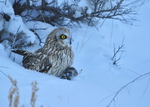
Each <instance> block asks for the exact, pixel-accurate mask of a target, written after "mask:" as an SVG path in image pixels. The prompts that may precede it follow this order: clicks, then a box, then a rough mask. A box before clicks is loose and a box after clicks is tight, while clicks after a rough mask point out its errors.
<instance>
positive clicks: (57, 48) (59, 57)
mask: <svg viewBox="0 0 150 107" xmlns="http://www.w3.org/2000/svg"><path fill="white" fill-rule="evenodd" d="M71 42H72V36H71V34H70V31H69V30H68V29H66V28H56V29H54V30H53V31H52V32H51V33H50V34H49V35H48V37H47V39H46V42H45V44H44V46H43V47H42V48H40V49H38V50H36V51H35V52H34V53H32V52H28V51H22V50H14V51H12V52H14V53H17V54H20V55H23V56H24V57H23V60H22V63H23V66H24V67H25V68H27V69H31V70H36V71H39V72H45V73H47V74H49V75H54V76H57V77H62V78H63V75H64V72H65V73H66V70H68V69H69V70H70V69H73V70H75V68H73V67H71V65H72V64H73V59H74V53H73V51H72V48H71ZM69 70H68V71H69ZM73 72H74V73H75V74H72V75H77V72H76V70H75V71H73ZM65 75H66V74H65ZM64 78H65V77H64ZM67 78H68V77H67Z"/></svg>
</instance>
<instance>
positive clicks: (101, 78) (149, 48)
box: [0, 2, 150, 107]
mask: <svg viewBox="0 0 150 107" xmlns="http://www.w3.org/2000/svg"><path fill="white" fill-rule="evenodd" d="M0 6H2V5H0ZM149 6H150V2H147V3H146V4H144V5H143V6H142V7H141V8H140V10H139V11H138V14H139V15H138V16H137V19H140V21H138V22H134V24H133V25H127V24H123V23H121V22H118V21H114V20H106V21H105V23H104V24H103V25H102V26H101V23H100V24H98V25H97V28H98V30H97V29H96V28H94V27H88V26H83V28H74V29H70V30H71V32H72V35H73V39H74V42H73V45H72V46H73V51H74V53H75V60H74V64H73V66H74V67H75V68H76V69H77V70H78V72H79V75H78V76H77V77H76V78H74V79H73V80H72V81H68V80H63V79H59V78H57V77H54V76H50V75H47V74H44V73H39V72H36V71H32V70H27V69H24V68H23V67H22V66H21V65H20V64H18V63H16V62H13V61H12V59H11V58H9V57H8V55H7V53H6V51H5V49H4V46H3V45H2V44H0V107H8V106H9V100H8V94H9V89H10V87H11V85H12V84H11V82H10V80H9V79H8V78H7V77H6V76H5V75H4V74H3V73H5V74H6V75H10V76H11V77H12V78H13V79H15V80H17V84H18V87H19V94H20V101H19V102H20V103H19V105H20V106H21V105H24V107H31V105H30V98H31V91H32V89H31V88H32V87H31V83H32V82H33V81H37V82H38V86H37V87H38V88H39V90H38V92H37V101H36V107H41V106H42V107H107V105H108V104H109V103H110V101H111V100H112V98H113V97H114V95H115V94H116V92H117V91H118V90H119V89H120V88H121V87H123V86H124V85H126V84H127V83H129V82H130V81H132V80H133V79H135V78H137V77H138V76H140V75H142V74H144V73H146V72H150V66H149V65H150V20H149V17H150V14H149V13H150V8H149ZM9 9H10V10H11V9H12V8H11V5H8V6H7V8H6V7H5V11H6V12H7V11H10V10H9ZM0 11H1V10H0ZM11 11H12V10H11ZM12 13H13V12H12ZM19 22H20V21H19ZM13 23H14V22H13ZM0 24H2V22H1V23H0ZM17 24H18V22H17V21H16V26H17ZM20 24H22V22H20ZM38 25H39V26H40V23H38ZM26 26H27V27H28V28H30V27H31V26H32V23H27V24H26ZM41 26H44V25H43V24H41ZM45 26H46V27H48V25H46V24H45ZM37 27H38V26H37ZM23 28H24V30H27V28H26V27H23ZM53 29H54V28H52V27H49V29H48V30H46V31H43V32H41V35H42V36H43V35H47V34H48V32H50V31H51V30H53ZM9 30H11V28H9ZM27 32H28V31H27ZM29 34H31V35H32V33H31V32H29ZM33 37H34V36H33ZM43 37H44V36H43ZM123 38H124V44H125V48H124V50H125V52H124V53H123V55H122V56H123V58H121V60H120V61H119V63H118V65H117V66H116V65H113V64H112V62H113V61H112V60H111V59H110V58H111V57H112V56H113V49H114V44H115V46H116V48H117V47H118V46H119V45H120V44H121V42H122V39H123ZM31 40H34V38H31ZM31 50H32V49H31ZM19 58H20V60H21V57H20V56H19ZM1 71H2V72H3V73H2V72H1ZM149 81H150V76H146V77H143V78H141V79H140V80H138V81H136V82H134V83H132V84H131V85H129V86H127V87H126V88H124V89H123V90H122V91H121V92H120V93H119V94H118V96H117V97H116V98H115V100H114V101H113V102H112V104H111V105H110V107H150V84H149Z"/></svg>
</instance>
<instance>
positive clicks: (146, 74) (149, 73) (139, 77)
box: [107, 72, 150, 107]
mask: <svg viewBox="0 0 150 107" xmlns="http://www.w3.org/2000/svg"><path fill="white" fill-rule="evenodd" d="M148 75H150V72H147V73H145V74H143V75H140V76H138V77H137V78H135V79H133V80H132V81H130V82H129V83H127V84H126V85H124V86H123V87H121V88H120V89H119V90H118V91H117V92H116V93H115V95H114V97H113V98H112V99H111V101H110V102H109V104H108V106H107V107H110V105H111V104H112V102H113V101H115V99H116V97H117V96H118V94H119V93H120V92H121V91H122V90H123V89H124V88H126V87H127V86H129V85H130V84H132V83H134V82H136V81H137V80H139V79H141V78H142V77H145V76H148Z"/></svg>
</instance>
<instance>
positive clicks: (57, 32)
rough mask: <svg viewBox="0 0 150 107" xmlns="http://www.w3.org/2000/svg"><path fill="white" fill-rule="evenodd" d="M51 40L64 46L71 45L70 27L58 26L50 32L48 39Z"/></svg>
mask: <svg viewBox="0 0 150 107" xmlns="http://www.w3.org/2000/svg"><path fill="white" fill-rule="evenodd" d="M51 40H55V42H56V43H58V44H60V45H62V46H68V47H70V46H71V43H72V36H71V34H70V31H69V30H68V29H66V28H56V29H54V30H53V31H52V32H51V33H50V34H49V36H48V37H47V40H46V41H51Z"/></svg>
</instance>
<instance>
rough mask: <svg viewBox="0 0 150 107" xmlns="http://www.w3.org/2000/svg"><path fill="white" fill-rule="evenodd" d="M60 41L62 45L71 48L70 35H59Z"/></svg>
mask: <svg viewBox="0 0 150 107" xmlns="http://www.w3.org/2000/svg"><path fill="white" fill-rule="evenodd" d="M60 39H61V42H62V45H67V46H71V43H72V40H71V37H70V35H68V34H62V35H60Z"/></svg>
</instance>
